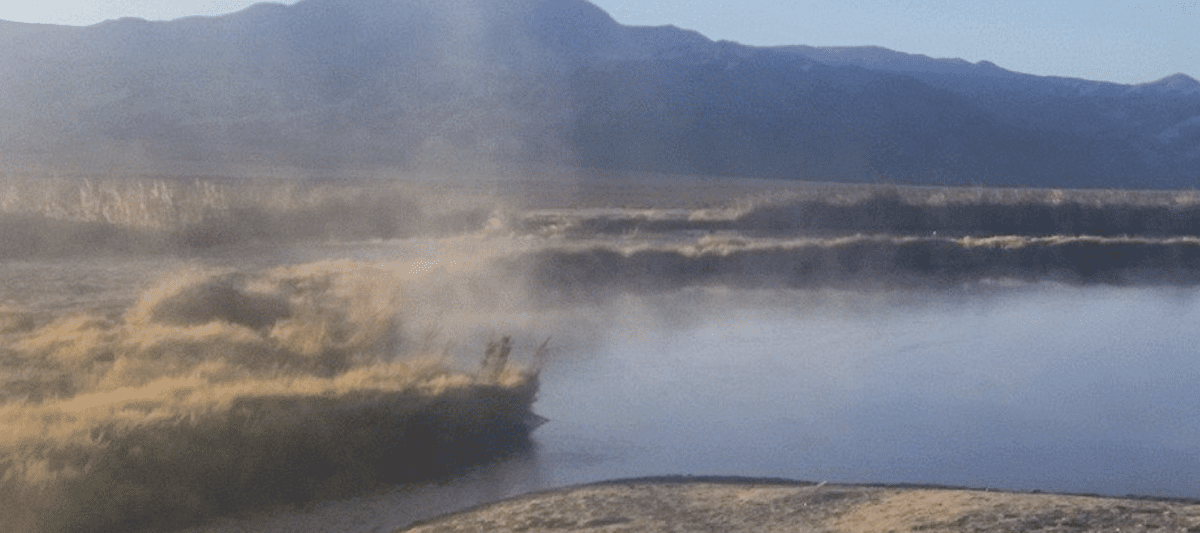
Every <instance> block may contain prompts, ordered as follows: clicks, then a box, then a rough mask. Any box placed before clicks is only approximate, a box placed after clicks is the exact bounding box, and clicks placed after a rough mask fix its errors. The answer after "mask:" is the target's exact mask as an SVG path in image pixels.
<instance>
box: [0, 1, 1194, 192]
mask: <svg viewBox="0 0 1200 533" xmlns="http://www.w3.org/2000/svg"><path fill="white" fill-rule="evenodd" d="M0 157H3V158H5V159H7V160H10V161H26V162H33V163H43V162H44V163H57V162H64V161H66V162H71V163H73V164H77V165H81V166H84V167H86V166H87V165H88V164H92V163H95V164H97V165H100V164H112V163H114V162H115V163H121V162H123V161H124V162H127V163H129V164H132V165H136V164H138V163H139V162H146V161H155V162H192V163H202V164H207V165H212V166H214V167H219V166H220V165H224V164H237V163H248V164H286V165H298V166H307V167H313V168H336V167H339V166H343V165H382V166H386V167H393V168H398V169H431V168H432V169H436V168H457V167H461V166H463V165H466V166H471V165H476V166H478V165H487V164H493V163H495V164H505V165H521V164H535V165H555V166H573V167H584V168H591V169H597V170H601V171H614V172H622V171H653V172H667V173H687V174H708V175H728V176H753V177H772V178H788V179H805V180H818V181H854V182H882V183H897V184H900V183H914V184H984V185H1023V186H1052V187H1122V188H1192V187H1196V186H1197V185H1198V184H1200V82H1197V81H1196V80H1195V79H1192V78H1190V77H1188V76H1186V75H1183V74H1176V75H1173V76H1169V77H1167V78H1164V79H1162V80H1159V81H1156V82H1153V83H1147V84H1140V85H1120V84H1113V83H1104V82H1095V81H1087V80H1080V79H1071V78H1058V77H1043V76H1033V75H1027V74H1020V73H1016V72H1011V71H1008V70H1005V69H1003V68H1000V67H998V66H996V65H994V64H992V63H989V62H986V61H981V62H979V63H969V62H967V61H963V60H961V59H933V58H929V57H926V56H921V55H910V54H904V53H901V52H895V51H892V50H887V49H884V48H879V47H822V48H817V47H808V46H783V47H767V48H764V47H751V46H744V45H740V44H736V43H731V42H726V41H721V42H713V41H711V40H709V39H708V38H706V37H704V36H702V35H700V34H698V33H696V32H692V31H687V30H682V29H679V28H675V27H673V26H664V27H629V26H623V25H620V24H618V23H616V22H615V21H614V20H613V19H612V18H611V17H609V16H608V15H607V14H606V13H605V12H603V11H602V10H601V9H599V8H598V7H596V6H594V5H592V4H590V3H588V2H586V1H584V0H301V1H300V2H298V3H296V4H295V5H292V6H283V5H278V4H259V5H256V6H253V7H251V8H249V9H246V10H243V11H240V12H238V13H233V14H230V15H225V16H222V17H192V18H185V19H179V20H174V21H169V22H147V21H144V20H140V19H121V20H116V21H108V22H104V23H101V24H97V25H94V26H88V27H82V28H77V27H65V26H50V25H33V24H22V23H15V22H0Z"/></svg>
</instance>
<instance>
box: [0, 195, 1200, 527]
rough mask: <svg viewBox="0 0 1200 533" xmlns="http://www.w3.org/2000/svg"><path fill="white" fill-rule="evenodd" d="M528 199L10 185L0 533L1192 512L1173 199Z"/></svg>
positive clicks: (1181, 245) (1, 248) (1185, 320)
mask: <svg viewBox="0 0 1200 533" xmlns="http://www.w3.org/2000/svg"><path fill="white" fill-rule="evenodd" d="M660 179H661V178H660ZM548 183H550V182H537V181H530V182H524V183H521V182H511V183H508V184H506V185H504V186H495V187H493V188H489V187H490V186H474V187H467V186H452V185H447V182H439V184H437V185H430V186H419V184H415V183H410V182H404V181H367V180H357V181H334V180H325V181H303V182H264V181H253V180H243V181H237V180H220V179H212V178H191V179H186V180H178V179H171V178H146V179H142V178H111V177H110V178H94V177H93V178H88V179H74V178H69V179H68V178H58V179H49V178H47V179H40V178H39V179H33V178H8V179H7V181H5V182H4V183H3V189H0V190H2V191H3V192H2V193H0V200H2V201H0V230H2V231H3V232H4V235H5V239H4V242H3V244H0V263H2V265H3V269H2V270H0V423H2V424H3V425H4V427H5V428H6V432H5V435H4V437H3V438H2V439H0V496H3V497H2V498H0V501H3V502H4V503H3V504H0V516H3V517H4V518H5V522H4V523H5V524H6V525H4V526H0V530H2V528H4V527H10V528H16V529H10V530H12V531H103V530H112V531H117V530H122V531H123V530H131V529H138V528H141V529H143V530H168V529H173V528H178V527H183V526H189V525H193V526H196V528H197V529H193V530H194V531H248V530H256V531H272V530H277V531H284V530H288V528H289V527H291V528H293V529H294V526H295V525H296V524H297V523H304V524H305V526H306V527H307V528H309V529H314V530H319V529H320V528H330V529H331V530H335V529H336V530H342V531H345V530H356V529H357V530H362V531H367V530H372V529H378V528H383V529H386V528H391V527H398V526H401V525H404V524H407V523H409V522H411V521H412V520H415V519H418V518H422V517H426V516H429V515H430V514H432V513H436V512H443V511H449V510H453V509H455V508H459V507H462V506H465V505H470V504H474V503H480V502H483V501H488V500H491V499H495V498H500V497H504V496H508V495H512V494H515V493H518V492H522V491H528V490H536V489H539V488H546V487H551V486H558V485H563V484H569V483H576V482H585V481H595V480H600V479H610V478H614V477H623V476H639V475H654V474H697V475H700V474H731V475H762V476H777V477H793V478H802V479H814V480H822V479H827V480H831V481H861V482H911V483H946V484H962V485H971V486H992V487H997V488H1006V489H1040V490H1048V491H1056V490H1057V491H1082V492H1099V493H1105V494H1128V493H1137V494H1147V495H1158V496H1183V497H1200V493H1196V492H1195V490H1194V488H1193V487H1195V486H1197V483H1196V482H1197V481H1200V480H1197V479H1195V478H1194V477H1191V476H1192V474H1191V473H1192V472H1198V471H1200V469H1197V468H1195V467H1196V466H1200V465H1197V464H1196V460H1195V459H1193V458H1194V457H1197V456H1200V455H1197V454H1196V453H1195V452H1197V451H1200V450H1197V449H1196V445H1195V444H1194V442H1195V436H1196V435H1197V434H1200V427H1197V426H1196V423H1195V421H1193V420H1191V413H1194V412H1197V411H1198V410H1200V406H1198V405H1196V401H1195V400H1194V398H1192V395H1190V394H1189V387H1190V384H1192V383H1195V382H1196V378H1197V377H1200V375H1198V374H1200V367H1198V365H1197V363H1196V362H1195V350H1194V346H1196V345H1197V343H1196V341H1197V340H1200V339H1195V338H1193V337H1194V335H1192V334H1191V333H1190V331H1192V330H1193V329H1194V328H1192V327H1191V324H1193V323H1194V322H1195V320H1196V318H1197V313H1200V311H1198V310H1197V309H1198V308H1197V306H1196V305H1195V302H1196V301H1197V300H1196V296H1197V295H1196V289H1195V287H1196V285H1195V281H1196V277H1197V273H1198V272H1200V240H1197V238H1196V237H1195V235H1196V234H1197V233H1198V232H1196V231H1193V228H1194V227H1196V226H1197V224H1200V222H1198V221H1200V209H1197V208H1196V205H1197V199H1196V198H1194V197H1193V196H1190V195H1189V194H1188V193H1138V194H1135V193H1107V195H1105V194H1099V193H1090V192H1088V193H1085V192H1063V191H1016V190H1009V191H1003V190H992V191H989V190H972V189H961V190H954V189H928V190H925V189H903V190H885V191H880V190H877V189H872V188H868V187H855V186H848V187H826V186H817V185H809V186H796V185H791V186H784V185H781V184H770V183H766V184H764V183H743V184H734V185H730V184H714V183H705V182H692V183H691V184H690V185H692V186H691V187H687V188H678V187H666V186H665V183H666V182H662V181H652V180H650V181H645V182H638V183H630V182H628V181H624V182H621V181H616V182H613V181H602V180H598V179H597V180H594V181H592V182H587V181H580V182H576V183H571V184H564V183H563V182H561V181H560V182H555V185H554V186H549V185H548ZM664 190H673V191H678V190H687V191H688V192H687V193H686V194H672V195H669V196H667V195H664V193H663V192H662V191H664ZM530 191H535V192H536V194H531V193H530ZM655 191H657V192H655ZM617 206H619V207H617ZM1056 228H1057V229H1059V230H1061V231H1057V230H1056ZM1062 228H1069V229H1070V230H1069V231H1067V230H1062ZM506 338H507V339H510V340H506ZM546 339H550V342H549V343H548V344H544V343H545V341H546ZM543 347H544V348H543ZM510 354H511V357H510ZM509 359H511V360H509ZM535 395H536V403H534V401H535ZM534 411H536V412H537V413H538V414H540V415H543V416H546V417H547V418H549V419H550V422H549V423H547V424H545V425H542V426H541V427H538V425H539V423H540V421H541V419H540V418H538V417H537V416H536V415H534V414H533V412H534ZM533 428H537V429H536V431H534V432H533V433H532V437H531V438H530V436H529V432H530V431H531V430H532V429H533ZM263 513H265V514H263ZM239 517H240V518H239ZM239 520H240V521H239ZM298 521H300V522H298ZM197 524H199V525H197Z"/></svg>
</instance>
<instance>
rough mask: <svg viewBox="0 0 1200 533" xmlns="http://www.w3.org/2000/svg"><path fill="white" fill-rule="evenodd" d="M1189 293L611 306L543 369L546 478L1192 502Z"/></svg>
mask: <svg viewBox="0 0 1200 533" xmlns="http://www.w3.org/2000/svg"><path fill="white" fill-rule="evenodd" d="M1196 296H1197V291H1196V290H1194V289H1174V288H1170V289H1168V288H1158V289H1143V288H1102V287H1098V288H1075V287H1066V286H1060V285H1036V286H1026V287H1021V288H1010V289H997V290H994V291H980V292H978V293H977V294H964V293H961V292H960V293H955V294H928V293H899V294H897V293H884V294H876V295H866V294H853V293H814V292H803V293H791V294H790V295H789V296H785V295H780V294H779V293H775V294H771V295H762V294H752V293H723V294H693V295H692V298H694V301H691V302H689V305H688V306H684V307H687V308H690V309H691V310H692V311H691V313H692V315H691V316H689V317H683V318H681V317H679V316H677V313H673V312H672V310H676V311H677V310H678V309H680V308H681V307H680V306H678V304H679V303H680V302H678V301H675V302H670V303H672V304H675V305H671V306H665V307H661V308H657V309H658V310H655V309H656V308H654V307H646V306H645V305H639V304H635V303H633V302H626V304H627V305H628V311H629V314H628V315H627V316H628V319H627V320H624V321H618V322H617V323H616V324H615V325H614V327H613V328H612V329H611V330H610V331H608V332H607V335H608V336H607V339H606V341H605V342H603V344H602V346H601V347H600V349H599V350H600V353H595V354H590V355H589V356H587V357H580V360H578V361H571V362H563V363H561V364H560V366H557V367H552V368H550V369H548V370H547V374H546V375H545V376H544V386H543V392H542V394H541V395H540V398H541V399H540V402H539V406H538V408H539V411H540V412H541V413H542V414H544V415H546V416H548V417H549V418H551V419H552V420H553V422H552V423H550V424H547V425H546V426H545V427H543V428H542V429H541V430H539V432H538V433H537V438H538V440H539V442H540V443H541V446H542V454H541V459H542V461H543V470H544V472H545V475H546V476H547V478H548V480H549V481H550V482H551V483H553V484H556V485H557V484H568V483H576V482H581V481H590V480H597V479H605V478H614V477H624V476H640V475H650V474H733V475H761V476H780V477H792V478H800V479H810V480H833V481H847V482H905V483H935V484H952V485H968V486H980V487H994V488H1003V489H1040V490H1046V491H1071V492H1096V493H1104V494H1113V495H1124V494H1147V495H1164V496H1186V497H1200V490H1198V489H1197V488H1196V487H1198V486H1200V453H1197V452H1200V440H1198V439H1197V437H1200V418H1198V417H1197V414H1200V397H1198V396H1197V395H1196V394H1195V392H1194V391H1195V384H1196V383H1197V382H1200V360H1197V346H1200V343H1198V342H1197V341H1200V331H1198V330H1197V328H1196V327H1195V326H1196V324H1197V323H1198V320H1200V308H1198V306H1197V300H1196ZM764 297H768V298H769V300H770V301H769V302H768V303H766V304H764V303H763V302H762V301H761V300H763V299H764ZM698 308H707V309H711V310H712V313H696V312H695V310H696V309H698ZM562 359H566V357H563V358H562Z"/></svg>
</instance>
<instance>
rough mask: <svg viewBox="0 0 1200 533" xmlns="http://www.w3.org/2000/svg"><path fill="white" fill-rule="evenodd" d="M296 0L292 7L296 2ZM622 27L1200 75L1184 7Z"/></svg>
mask: <svg viewBox="0 0 1200 533" xmlns="http://www.w3.org/2000/svg"><path fill="white" fill-rule="evenodd" d="M295 1H296V0H286V1H284V2H277V3H284V4H293V3H295ZM255 3H259V2H255V1H253V0H186V1H171V2H154V1H150V0H125V1H116V0H109V1H101V2H84V1H82V0H48V1H46V2H39V3H36V4H20V3H10V4H7V5H4V6H0V20H9V21H15V22H28V23H46V24H63V25H74V26H86V25H91V24H96V23H99V22H103V21H104V20H110V19H118V18H122V17H138V18H144V19H147V20H172V19H176V18H182V17H188V16H220V15H225V14H228V13H232V12H236V11H239V10H241V9H244V8H246V7H248V6H250V5H253V4H255ZM593 3H594V4H595V5H597V6H599V7H600V8H602V9H604V10H605V11H607V12H608V13H609V14H610V15H611V16H612V17H613V18H614V19H616V21H617V22H620V23H622V24H626V25H632V26H658V25H667V24H671V25H675V26H678V27H680V28H684V29H690V30H695V31H698V32H700V33H702V34H704V35H705V36H707V37H709V38H710V39H713V40H730V41H736V42H739V43H742V44H747V45H754V46H776V45H789V44H803V45H810V46H868V45H875V46H882V47H885V48H890V49H893V50H897V51H900V52H906V53H910V54H924V55H928V56H931V57H946V58H961V59H965V60H967V61H970V62H978V61H982V60H987V61H991V62H993V63H996V64H997V65H999V66H1001V67H1003V68H1006V69H1008V70H1012V71H1016V72H1022V73H1027V74H1036V75H1043V76H1063V77H1071V78H1083V79H1088V80H1096V81H1109V82H1115V83H1123V84H1137V83H1146V82H1151V81H1155V80H1158V79H1162V78H1164V77H1166V76H1170V75H1172V74H1176V73H1183V74H1187V75H1189V76H1192V77H1193V78H1195V77H1197V76H1198V75H1200V72H1198V71H1197V62H1198V61H1200V58H1198V57H1197V56H1196V54H1195V50H1197V49H1200V42H1198V41H1200V37H1197V36H1196V35H1195V34H1194V32H1192V31H1190V30H1189V28H1190V27H1191V26H1193V25H1194V24H1192V22H1193V21H1195V20H1198V19H1200V17H1197V15H1200V9H1198V8H1196V7H1194V6H1188V5H1186V4H1183V3H1174V4H1167V3H1161V4H1160V5H1155V4H1149V5H1148V4H1147V3H1145V2H1116V3H1110V4H1107V5H1105V6H1104V7H1103V8H1095V7H1093V6H1092V5H1090V4H1083V3H1081V2H1068V3H1058V4H1055V5H1054V6H1047V5H1044V4H1042V3H1040V2H1035V1H1033V0H1018V1H1016V2H1015V3H1007V4H1004V5H996V6H981V5H976V4H960V3H955V2H949V1H947V0H931V1H926V2H911V1H902V2H893V3H891V4H888V5H879V4H875V3H866V2H849V3H839V4H837V5H836V6H833V5H803V4H795V3H786V2H778V1H776V0H754V1H753V2H751V3H749V4H747V3H742V4H739V5H737V6H731V5H725V4H722V3H719V2H712V1H704V2H696V1H685V0H667V1H662V2H652V3H651V2H644V1H632V0H596V1H595V2H593Z"/></svg>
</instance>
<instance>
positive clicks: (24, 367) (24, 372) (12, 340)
mask: <svg viewBox="0 0 1200 533" xmlns="http://www.w3.org/2000/svg"><path fill="white" fill-rule="evenodd" d="M402 280H403V276H402V275H401V274H400V273H397V272H393V271H391V270H389V268H387V267H386V266H381V265H373V264H364V263H354V262H348V261H333V262H322V263H314V264H306V265H297V266H290V267H281V268H276V269H271V270H268V271H264V272H258V273H246V272H235V271H213V270H206V269H192V270H188V271H184V272H180V273H177V274H175V275H172V276H169V277H167V278H164V279H162V280H160V281H159V282H158V283H156V284H154V285H153V286H151V287H150V288H149V289H147V290H146V291H145V292H144V293H143V294H142V296H141V297H140V298H139V300H138V301H137V303H136V304H135V305H133V306H131V308H130V309H128V310H127V311H126V312H125V313H124V314H123V315H122V316H120V317H119V318H115V319H110V318H106V317H104V316H99V315H91V314H86V313H81V314H76V315H72V316H64V317H58V318H54V319H52V320H50V321H49V322H47V323H45V324H42V325H38V324H37V323H36V320H34V319H32V318H28V317H22V316H21V314H20V313H19V312H14V311H10V312H8V313H5V314H4V315H2V316H4V329H3V332H4V337H5V338H4V340H5V343H4V346H5V348H4V352H3V361H4V366H3V367H2V369H0V379H2V380H3V388H2V389H0V390H3V391H4V392H5V397H4V398H3V401H2V402H0V423H2V424H3V425H4V427H5V428H6V431H5V433H4V434H3V435H2V436H0V496H2V497H0V516H4V517H5V519H6V523H7V525H6V526H5V527H14V528H15V529H13V531H109V530H111V531H117V530H121V531H128V530H134V529H139V528H146V529H160V528H164V527H176V526H179V525H183V524H188V523H194V522H197V521H199V520H203V519H205V518H210V517H213V516H217V515H221V514H228V513H231V512H236V511H239V510H244V509H253V508H261V507H265V506H270V505H278V504H305V503H307V502H311V501H313V500H314V499H316V498H321V497H330V496H338V495H346V494H350V493H353V492H357V491H361V490H363V489H364V488H370V487H373V486H376V485H378V484H380V483H395V482H403V481H414V480H421V479H430V478H432V477H436V476H440V475H446V474H449V473H452V472H454V471H456V470H457V469H459V468H462V467H463V466H465V465H470V464H475V463H478V462H481V461H484V460H487V459H488V458H490V457H493V456H495V455H497V454H503V453H506V452H507V451H510V450H514V449H518V448H520V447H521V446H525V445H527V440H526V439H527V435H528V433H529V431H530V430H531V429H532V428H533V427H536V425H537V424H538V423H539V421H538V419H537V417H536V416H535V415H533V414H532V413H531V412H530V406H531V404H532V402H533V399H534V394H535V392H536V389H537V374H536V373H535V372H532V371H526V370H521V369H519V368H517V367H516V366H515V365H511V364H509V363H508V360H507V359H508V355H509V353H510V352H511V350H512V346H511V343H510V342H509V341H508V339H507V338H505V339H503V340H502V341H496V342H495V343H494V345H492V346H491V347H489V348H488V349H487V350H486V351H487V354H488V358H487V359H486V360H485V362H486V367H485V368H483V369H482V370H481V371H479V372H466V371H462V370H457V369H456V368H457V365H456V364H455V363H454V362H453V360H452V357H451V355H450V354H449V352H448V351H446V349H444V348H443V349H441V350H438V349H436V348H435V346H434V345H433V342H432V340H431V339H430V338H425V339H420V338H417V339H414V338H412V337H410V336H409V335H408V334H406V333H405V328H404V326H403V323H402V318H403V316H404V311H405V308H406V305H407V304H406V302H405V301H404V298H403V290H402V287H403V282H402Z"/></svg>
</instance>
